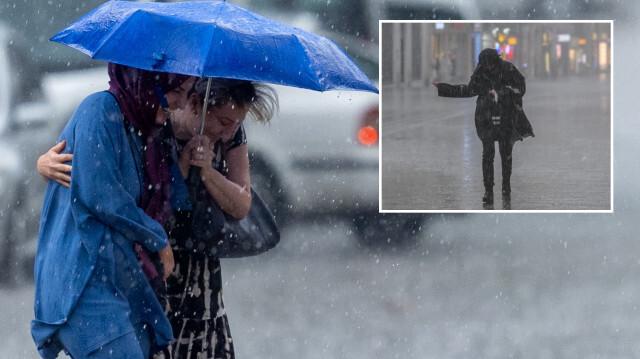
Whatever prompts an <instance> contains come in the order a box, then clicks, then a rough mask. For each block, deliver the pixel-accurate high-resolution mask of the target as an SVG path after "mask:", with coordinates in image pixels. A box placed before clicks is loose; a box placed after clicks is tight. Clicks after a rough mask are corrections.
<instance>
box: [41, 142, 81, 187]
mask: <svg viewBox="0 0 640 359" xmlns="http://www.w3.org/2000/svg"><path fill="white" fill-rule="evenodd" d="M66 145H67V141H65V140H63V141H61V142H60V143H58V144H56V145H55V146H53V147H51V149H49V151H47V153H45V154H44V155H42V156H40V157H38V162H37V167H38V172H40V175H42V178H43V179H44V180H45V182H46V181H49V180H53V181H55V182H57V183H59V184H60V185H62V186H65V187H67V188H69V187H70V186H71V165H68V164H66V162H71V160H72V159H73V154H71V153H60V152H62V150H64V148H65V146H66Z"/></svg>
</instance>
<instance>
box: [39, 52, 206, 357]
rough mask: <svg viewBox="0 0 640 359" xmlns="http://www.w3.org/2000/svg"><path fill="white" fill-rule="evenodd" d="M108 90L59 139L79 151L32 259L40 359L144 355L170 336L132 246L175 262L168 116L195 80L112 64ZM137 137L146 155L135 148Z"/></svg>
mask: <svg viewBox="0 0 640 359" xmlns="http://www.w3.org/2000/svg"><path fill="white" fill-rule="evenodd" d="M109 77H110V91H103V92H98V93H95V94H93V95H90V96H88V97H87V98H86V99H85V100H84V101H83V102H82V103H81V104H80V106H79V107H78V109H77V110H76V112H75V113H74V115H73V117H72V118H71V119H70V120H69V123H68V124H67V126H66V127H65V128H64V130H63V131H62V133H61V135H60V141H66V142H65V145H66V149H67V152H70V151H73V152H74V159H73V161H74V166H75V167H76V170H74V171H72V172H71V175H70V183H69V186H68V188H67V187H66V186H62V185H60V184H58V183H56V182H54V181H51V182H49V184H48V185H47V189H46V192H45V196H44V204H43V207H42V215H41V222H40V234H39V238H38V249H37V252H36V260H35V273H34V274H35V300H34V311H35V319H34V320H33V321H32V322H31V333H32V336H33V339H34V341H35V343H36V346H37V348H38V351H39V353H40V355H41V356H42V357H43V358H56V357H57V355H58V352H59V351H61V350H65V352H67V354H69V355H71V356H72V357H74V358H89V357H91V358H107V357H109V358H140V359H143V358H144V359H146V358H148V357H149V353H150V352H154V351H155V348H156V347H157V346H166V345H169V344H170V341H171V339H172V337H173V336H172V331H171V327H170V323H169V321H168V319H167V317H166V316H165V314H164V310H163V308H162V307H161V305H160V303H159V302H158V299H157V298H156V295H155V293H154V290H153V289H152V288H151V286H150V284H149V282H148V281H147V279H146V277H145V275H144V273H143V272H142V270H141V268H140V265H139V264H138V259H137V257H136V254H135V252H134V249H133V245H134V242H138V243H140V244H141V245H142V246H144V247H146V248H147V250H148V251H149V252H157V254H158V257H159V260H160V263H161V265H162V268H160V269H161V270H162V269H163V270H164V277H165V278H166V276H167V275H168V274H169V273H171V272H172V271H173V266H174V260H173V254H172V250H171V247H170V246H169V243H168V238H167V235H166V233H165V231H164V228H163V226H162V224H163V223H164V222H165V221H166V219H168V216H169V214H170V213H169V211H168V210H169V191H168V188H169V184H170V183H169V167H168V164H169V156H168V154H167V153H166V152H165V151H164V148H163V146H162V143H161V142H162V139H161V135H160V132H162V129H163V127H164V126H163V125H162V123H164V121H165V120H166V118H167V113H165V111H164V110H163V108H162V107H161V106H160V99H161V98H162V99H165V100H166V101H167V107H168V110H173V109H177V108H179V107H183V106H184V105H185V101H184V99H185V93H186V91H187V90H188V89H189V88H190V85H192V84H193V81H194V80H195V79H194V78H191V77H188V76H183V75H175V74H167V73H154V72H150V71H144V70H139V69H135V68H130V67H126V66H122V65H116V64H109ZM128 131H132V132H135V133H139V134H140V136H141V138H142V140H143V141H144V143H145V145H146V148H145V150H144V156H143V157H144V158H140V156H136V154H135V151H133V149H132V148H131V147H130V146H129V140H128V139H127V132H128Z"/></svg>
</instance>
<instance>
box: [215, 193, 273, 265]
mask: <svg viewBox="0 0 640 359" xmlns="http://www.w3.org/2000/svg"><path fill="white" fill-rule="evenodd" d="M225 219H226V221H225V223H224V227H223V228H222V232H221V233H220V235H218V236H214V237H212V238H210V239H209V240H208V241H207V248H208V250H209V252H210V253H211V254H212V255H214V256H216V257H218V258H239V257H249V256H255V255H258V254H260V253H263V252H266V251H268V250H269V249H271V248H273V247H275V246H276V245H277V244H278V242H280V231H279V230H278V224H277V223H276V221H275V219H274V218H273V214H272V213H271V211H270V210H269V207H267V204H266V203H264V201H263V200H262V198H261V197H260V196H259V195H258V192H256V191H255V190H254V189H253V187H251V209H249V214H247V216H246V217H244V218H243V219H241V220H238V219H235V218H233V217H231V216H229V215H225Z"/></svg>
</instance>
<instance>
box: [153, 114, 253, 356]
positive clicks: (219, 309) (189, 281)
mask: <svg viewBox="0 0 640 359" xmlns="http://www.w3.org/2000/svg"><path fill="white" fill-rule="evenodd" d="M246 142H247V140H246V136H245V133H244V128H243V127H242V126H241V127H240V128H239V129H238V132H237V133H236V135H235V136H234V137H233V139H232V140H231V141H230V142H229V143H227V144H226V145H225V148H226V150H227V151H228V150H230V149H233V148H235V147H237V146H240V145H242V144H246ZM221 148H222V145H221V143H220V142H218V143H216V145H215V148H214V152H215V153H216V154H221V153H222V152H224V151H222V150H221ZM212 165H213V168H215V169H216V170H218V171H219V172H222V173H224V167H225V163H224V159H223V158H222V156H221V155H217V156H216V158H215V159H214V162H213V164H212ZM172 190H173V188H172ZM190 221H191V211H184V210H179V208H178V210H177V211H174V216H173V218H172V220H171V221H170V224H169V225H168V228H167V232H168V233H169V241H170V243H171V244H172V248H173V255H174V259H175V264H176V265H175V269H174V271H173V274H172V275H171V276H169V279H168V280H167V308H166V314H167V317H169V320H170V322H171V326H172V328H173V334H174V337H175V340H174V342H173V344H172V346H171V348H170V351H171V353H165V355H164V358H172V359H191V358H193V359H202V358H211V359H233V358H235V354H234V349H233V339H232V338H231V333H230V331H229V321H228V319H227V315H226V313H225V309H224V303H223V301H222V274H221V268H220V260H219V259H218V258H216V257H213V256H211V255H209V254H207V253H206V250H204V249H203V248H198V246H197V245H193V244H192V243H193V242H191V241H189V240H188V238H189V237H190V235H189V230H190ZM159 358H162V356H159Z"/></svg>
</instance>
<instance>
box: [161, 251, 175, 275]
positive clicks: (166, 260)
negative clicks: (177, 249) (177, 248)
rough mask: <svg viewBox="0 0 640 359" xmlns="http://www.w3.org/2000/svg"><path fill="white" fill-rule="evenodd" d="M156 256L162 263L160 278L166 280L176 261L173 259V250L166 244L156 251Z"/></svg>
mask: <svg viewBox="0 0 640 359" xmlns="http://www.w3.org/2000/svg"><path fill="white" fill-rule="evenodd" d="M158 257H159V258H160V263H162V268H163V270H164V275H163V276H162V280H167V278H169V276H170V275H171V273H172V272H173V268H174V267H175V265H176V263H175V261H174V259H173V250H171V246H170V245H167V246H166V247H164V248H162V249H161V250H159V251H158Z"/></svg>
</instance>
